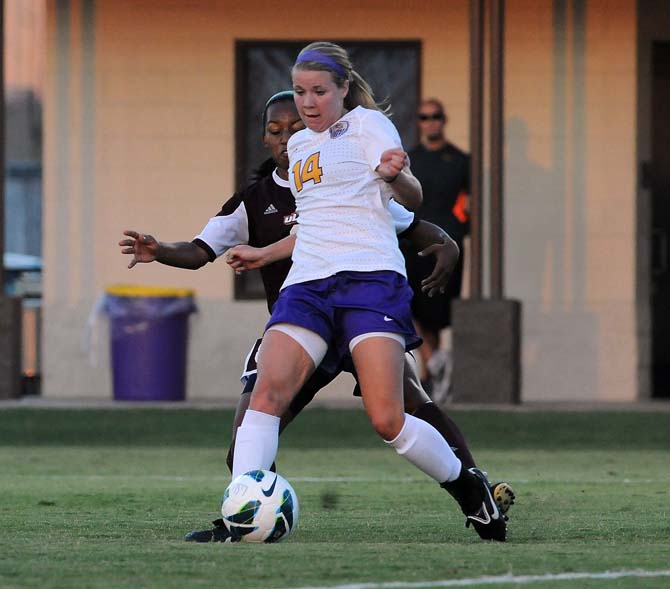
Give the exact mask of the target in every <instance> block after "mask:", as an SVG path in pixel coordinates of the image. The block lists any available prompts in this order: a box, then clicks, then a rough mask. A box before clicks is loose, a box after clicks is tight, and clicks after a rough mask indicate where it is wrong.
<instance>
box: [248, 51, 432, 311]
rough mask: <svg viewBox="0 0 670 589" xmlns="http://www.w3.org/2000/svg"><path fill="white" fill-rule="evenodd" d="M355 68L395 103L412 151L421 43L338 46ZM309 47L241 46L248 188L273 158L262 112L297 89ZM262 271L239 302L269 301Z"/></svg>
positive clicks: (253, 276)
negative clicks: (296, 69) (294, 75)
mask: <svg viewBox="0 0 670 589" xmlns="http://www.w3.org/2000/svg"><path fill="white" fill-rule="evenodd" d="M335 42H336V43H339V44H340V45H342V46H343V47H344V48H345V49H346V50H347V51H348V52H349V56H350V57H351V61H352V63H353V64H354V68H355V69H356V70H357V71H358V72H359V73H360V74H361V75H362V76H363V77H364V78H365V79H366V80H367V81H368V82H369V83H370V85H371V86H372V90H373V91H374V93H375V97H376V98H377V100H384V99H387V98H388V99H389V100H390V101H391V111H392V113H393V114H392V119H393V122H394V124H395V126H396V127H397V128H398V131H399V133H400V137H401V138H402V141H403V145H404V146H405V148H406V149H409V148H410V147H412V146H413V145H414V144H415V143H416V141H417V135H416V109H417V106H418V101H419V89H420V79H419V76H420V71H421V67H420V66H421V43H420V42H419V41H369V40H365V41H355V40H347V41H338V40H335ZM307 43H308V41H238V42H237V44H236V47H235V50H236V66H235V67H236V113H235V115H236V116H235V125H236V129H235V160H236V161H235V164H236V165H235V176H236V182H237V186H238V187H243V186H246V184H247V183H248V181H249V177H250V176H251V174H252V171H253V170H254V169H255V168H256V167H257V166H258V165H259V164H260V163H261V162H262V161H263V160H264V159H265V158H266V157H267V153H266V152H265V150H264V148H263V146H262V144H261V112H262V110H263V107H264V106H265V101H266V100H267V99H268V98H269V97H270V96H272V95H273V94H274V93H275V92H278V91H280V90H290V89H291V66H292V65H293V63H294V62H295V58H296V57H297V55H298V53H299V51H300V49H302V48H303V47H304V46H305V45H307ZM263 296H264V295H263V286H262V283H261V280H260V276H259V275H258V273H257V272H256V271H254V272H245V273H244V274H242V275H241V276H238V277H236V279H235V298H238V299H248V298H263Z"/></svg>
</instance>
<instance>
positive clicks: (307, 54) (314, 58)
mask: <svg viewBox="0 0 670 589" xmlns="http://www.w3.org/2000/svg"><path fill="white" fill-rule="evenodd" d="M306 61H311V62H313V63H320V64H321V65H325V66H326V67H328V68H330V69H331V70H333V71H334V72H335V73H336V74H337V75H338V76H340V78H342V79H343V80H346V79H347V74H346V72H345V71H344V68H343V67H342V66H341V65H340V64H339V63H337V62H336V61H335V60H334V59H333V58H332V57H328V56H327V55H326V54H325V53H321V51H317V50H316V49H309V50H308V51H303V52H302V53H301V54H300V55H298V59H296V60H295V63H296V65H298V64H299V63H304V62H306Z"/></svg>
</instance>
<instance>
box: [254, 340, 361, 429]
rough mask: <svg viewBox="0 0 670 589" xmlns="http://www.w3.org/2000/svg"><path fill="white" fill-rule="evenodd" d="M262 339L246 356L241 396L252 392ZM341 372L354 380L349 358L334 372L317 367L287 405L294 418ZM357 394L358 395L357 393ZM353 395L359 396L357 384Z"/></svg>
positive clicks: (352, 367) (257, 341) (352, 366)
mask: <svg viewBox="0 0 670 589" xmlns="http://www.w3.org/2000/svg"><path fill="white" fill-rule="evenodd" d="M261 341H263V340H262V339H258V340H256V342H255V343H254V345H253V347H252V348H251V351H250V352H249V354H247V358H246V360H245V362H244V372H243V373H242V377H241V380H242V382H243V383H244V388H243V389H242V394H243V395H244V394H245V393H250V392H251V391H253V390H254V385H255V384H256V377H257V374H258V367H257V365H256V355H257V354H258V349H259V348H260V347H261ZM341 372H349V373H351V374H352V375H353V376H354V378H356V372H355V371H354V365H353V362H352V361H351V358H350V357H346V358H344V359H343V360H342V362H341V363H340V365H339V366H338V368H337V369H336V370H334V371H328V370H324V369H323V368H321V367H317V369H316V370H315V371H314V374H312V376H310V377H309V379H308V380H307V382H306V383H305V384H304V386H303V387H302V388H301V389H300V390H299V391H298V394H297V395H296V396H295V397H294V398H293V401H291V404H290V405H289V411H291V414H292V415H293V416H294V417H295V416H296V415H298V413H300V412H301V411H302V410H303V409H304V408H305V407H306V406H307V405H309V403H311V402H312V399H313V398H314V396H315V395H316V394H317V393H318V392H319V391H320V390H321V389H322V388H324V387H326V386H327V385H329V384H330V383H331V382H333V380H335V378H336V377H337V376H338V375H339V374H340V373H341ZM357 392H358V393H357ZM354 395H356V396H360V389H359V388H358V384H356V387H355V389H354Z"/></svg>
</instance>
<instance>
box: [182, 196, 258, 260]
mask: <svg viewBox="0 0 670 589" xmlns="http://www.w3.org/2000/svg"><path fill="white" fill-rule="evenodd" d="M195 239H199V240H201V241H203V242H205V243H206V244H207V245H208V246H209V247H210V248H211V249H212V251H213V252H214V253H215V254H216V257H217V258H218V257H219V256H221V255H222V254H224V253H225V252H226V250H228V249H229V248H231V247H233V246H236V245H240V244H247V243H249V219H248V217H247V209H246V207H245V206H244V203H243V202H240V204H239V206H238V207H237V208H235V209H234V210H233V211H232V212H231V213H229V214H227V215H217V216H216V217H212V218H211V219H210V220H209V221H208V222H207V225H205V227H204V228H203V230H202V231H201V232H200V233H199V234H198V235H196V236H195Z"/></svg>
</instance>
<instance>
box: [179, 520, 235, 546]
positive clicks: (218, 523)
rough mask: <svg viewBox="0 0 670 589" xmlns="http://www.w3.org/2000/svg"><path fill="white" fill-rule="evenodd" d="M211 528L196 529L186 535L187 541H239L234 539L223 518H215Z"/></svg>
mask: <svg viewBox="0 0 670 589" xmlns="http://www.w3.org/2000/svg"><path fill="white" fill-rule="evenodd" d="M212 524H213V525H214V527H213V528H212V529H210V530H194V531H192V532H189V533H188V534H186V535H185V536H184V540H185V541H186V542H239V539H234V538H233V537H232V535H231V533H230V532H229V531H228V528H227V527H226V526H225V524H224V523H223V520H222V519H215V520H214V521H213V522H212Z"/></svg>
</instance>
